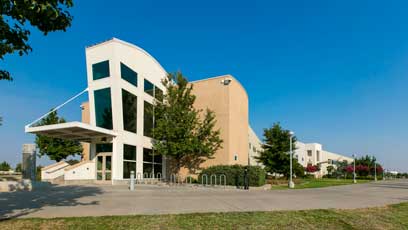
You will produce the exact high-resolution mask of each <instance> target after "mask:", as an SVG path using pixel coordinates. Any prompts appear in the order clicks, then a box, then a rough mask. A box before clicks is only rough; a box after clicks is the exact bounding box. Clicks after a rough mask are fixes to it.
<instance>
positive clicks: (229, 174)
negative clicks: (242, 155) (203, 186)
mask: <svg viewBox="0 0 408 230" xmlns="http://www.w3.org/2000/svg"><path fill="white" fill-rule="evenodd" d="M246 167H247V168H248V177H249V186H255V187H258V186H262V185H264V184H265V177H266V172H265V170H264V169H263V168H261V167H259V166H242V165H217V166H211V167H208V168H206V169H204V170H202V171H201V173H200V174H199V175H198V182H199V183H202V181H201V180H202V179H203V178H202V175H203V174H206V175H207V176H208V183H210V180H211V175H217V184H219V183H220V181H219V180H220V175H225V177H226V180H227V182H226V184H227V185H233V186H235V185H236V180H237V179H238V183H239V185H240V186H243V185H244V170H245V168H246ZM204 180H205V179H204ZM204 182H205V181H204ZM221 184H223V182H222V183H221Z"/></svg>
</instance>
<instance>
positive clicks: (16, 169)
mask: <svg viewBox="0 0 408 230" xmlns="http://www.w3.org/2000/svg"><path fill="white" fill-rule="evenodd" d="M14 171H16V172H22V171H23V167H22V165H21V163H18V164H17V165H16V168H15V169H14Z"/></svg>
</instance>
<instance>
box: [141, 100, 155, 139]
mask: <svg viewBox="0 0 408 230" xmlns="http://www.w3.org/2000/svg"><path fill="white" fill-rule="evenodd" d="M143 124H144V125H143V135H145V136H146V137H152V131H153V105H152V104H150V103H148V102H146V101H145V102H144V121H143Z"/></svg>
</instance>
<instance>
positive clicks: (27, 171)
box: [21, 144, 37, 181]
mask: <svg viewBox="0 0 408 230" xmlns="http://www.w3.org/2000/svg"><path fill="white" fill-rule="evenodd" d="M21 168H22V171H23V179H28V180H32V181H35V178H36V177H35V174H36V168H37V166H36V145H35V144H23V163H22V165H21Z"/></svg>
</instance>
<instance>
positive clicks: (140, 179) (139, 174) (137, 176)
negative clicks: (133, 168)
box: [136, 172, 143, 184]
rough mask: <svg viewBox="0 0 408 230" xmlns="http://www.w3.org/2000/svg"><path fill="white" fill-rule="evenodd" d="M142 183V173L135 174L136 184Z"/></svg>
mask: <svg viewBox="0 0 408 230" xmlns="http://www.w3.org/2000/svg"><path fill="white" fill-rule="evenodd" d="M142 181H143V177H142V173H140V172H138V173H136V183H138V184H141V183H142Z"/></svg>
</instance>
